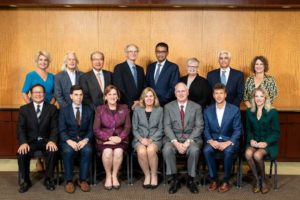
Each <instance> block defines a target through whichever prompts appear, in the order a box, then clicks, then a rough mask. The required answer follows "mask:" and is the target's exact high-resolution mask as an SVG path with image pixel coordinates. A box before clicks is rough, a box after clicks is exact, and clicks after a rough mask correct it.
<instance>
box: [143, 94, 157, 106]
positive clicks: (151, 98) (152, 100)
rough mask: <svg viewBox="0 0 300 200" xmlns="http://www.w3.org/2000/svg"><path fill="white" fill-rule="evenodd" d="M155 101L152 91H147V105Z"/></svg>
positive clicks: (145, 100)
mask: <svg viewBox="0 0 300 200" xmlns="http://www.w3.org/2000/svg"><path fill="white" fill-rule="evenodd" d="M154 101H155V97H154V95H153V93H152V92H151V91H149V92H147V94H146V96H145V99H144V102H145V105H146V106H153V105H154Z"/></svg>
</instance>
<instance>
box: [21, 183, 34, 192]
mask: <svg viewBox="0 0 300 200" xmlns="http://www.w3.org/2000/svg"><path fill="white" fill-rule="evenodd" d="M31 186H32V184H31V182H30V181H29V182H23V183H21V185H20V188H19V192H20V193H24V192H27V191H28V190H29V188H30V187H31Z"/></svg>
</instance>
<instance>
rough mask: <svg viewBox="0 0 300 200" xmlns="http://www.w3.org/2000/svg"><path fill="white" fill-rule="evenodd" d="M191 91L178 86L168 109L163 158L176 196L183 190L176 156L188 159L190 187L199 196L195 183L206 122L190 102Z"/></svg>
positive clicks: (171, 192)
mask: <svg viewBox="0 0 300 200" xmlns="http://www.w3.org/2000/svg"><path fill="white" fill-rule="evenodd" d="M188 94H189V92H188V88H187V86H186V85H185V84H184V83H178V84H177V85H176V86H175V96H176V99H177V100H174V101H172V102H170V103H168V104H166V105H165V107H164V131H165V138H164V147H163V150H162V152H163V157H164V160H165V162H166V166H167V169H166V170H167V175H170V176H172V179H173V180H172V184H171V186H170V189H169V193H170V194H173V193H176V192H177V190H178V189H179V188H180V181H179V179H178V176H177V168H176V154H183V155H186V156H187V168H188V181H187V186H188V188H189V190H190V191H191V192H192V193H198V187H197V185H196V184H195V182H194V177H195V176H196V168H197V164H198V158H199V154H200V149H201V146H202V138H201V134H202V131H203V119H202V111H201V106H200V105H198V104H196V103H194V102H192V101H190V100H188Z"/></svg>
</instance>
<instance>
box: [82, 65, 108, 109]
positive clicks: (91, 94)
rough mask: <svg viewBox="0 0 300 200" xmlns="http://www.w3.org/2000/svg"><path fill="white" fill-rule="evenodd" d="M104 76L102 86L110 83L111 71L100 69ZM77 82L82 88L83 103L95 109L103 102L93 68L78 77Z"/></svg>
mask: <svg viewBox="0 0 300 200" xmlns="http://www.w3.org/2000/svg"><path fill="white" fill-rule="evenodd" d="M102 72H103V76H104V88H105V87H106V86H108V85H109V84H111V82H112V81H111V80H112V73H111V72H110V71H106V70H102ZM79 84H80V86H81V87H82V90H83V104H86V105H89V106H90V108H92V109H93V110H95V109H96V108H97V106H99V105H102V104H104V100H103V92H102V90H101V89H100V86H99V83H98V80H97V77H96V76H95V73H94V71H93V70H91V71H89V72H87V73H85V74H84V75H82V76H81V77H80V80H79Z"/></svg>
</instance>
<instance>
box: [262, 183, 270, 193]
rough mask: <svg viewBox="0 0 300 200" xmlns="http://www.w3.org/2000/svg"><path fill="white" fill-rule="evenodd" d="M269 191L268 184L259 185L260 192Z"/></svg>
mask: <svg viewBox="0 0 300 200" xmlns="http://www.w3.org/2000/svg"><path fill="white" fill-rule="evenodd" d="M269 191H270V187H269V186H268V184H265V185H264V186H262V187H261V193H262V194H267V193H268V192H269Z"/></svg>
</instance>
